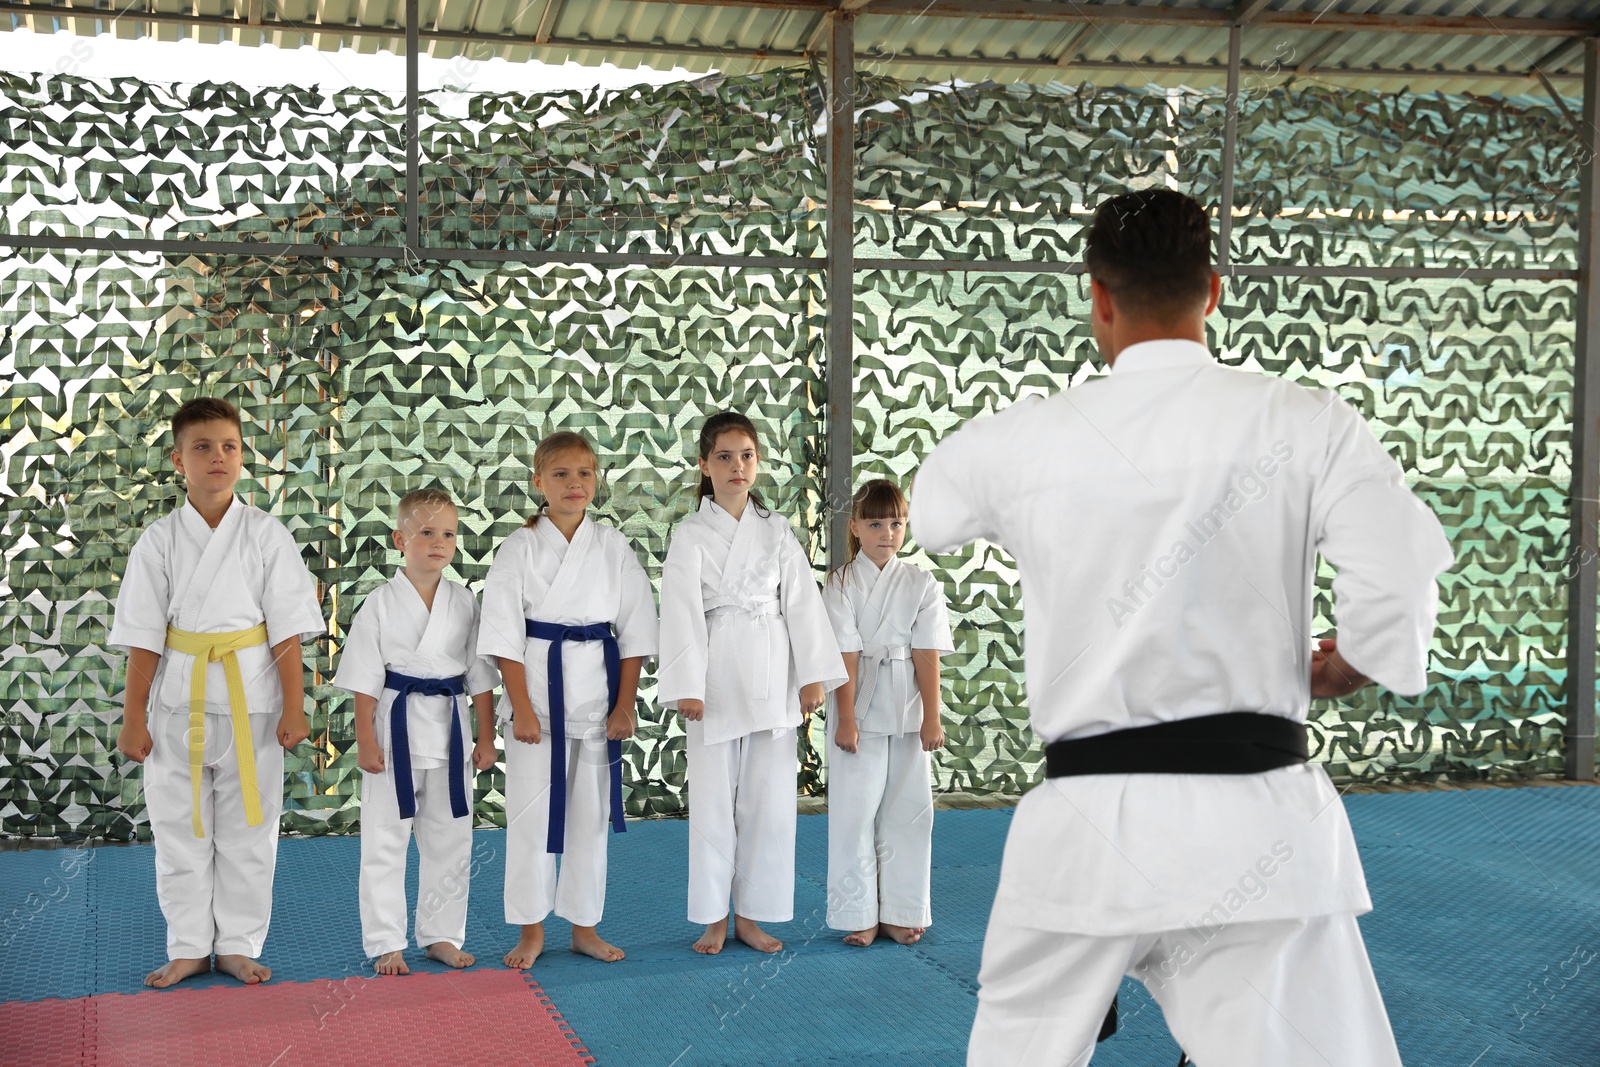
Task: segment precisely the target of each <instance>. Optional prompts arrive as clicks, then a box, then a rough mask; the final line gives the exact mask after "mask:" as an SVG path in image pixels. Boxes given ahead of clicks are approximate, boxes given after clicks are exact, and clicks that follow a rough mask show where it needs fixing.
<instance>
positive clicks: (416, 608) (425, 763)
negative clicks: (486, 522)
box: [333, 489, 496, 974]
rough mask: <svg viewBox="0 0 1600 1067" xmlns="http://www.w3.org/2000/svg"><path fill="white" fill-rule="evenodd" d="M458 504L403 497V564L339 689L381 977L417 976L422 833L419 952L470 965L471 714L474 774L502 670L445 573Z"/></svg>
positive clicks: (349, 653)
mask: <svg viewBox="0 0 1600 1067" xmlns="http://www.w3.org/2000/svg"><path fill="white" fill-rule="evenodd" d="M458 523H459V520H458V516H457V513H456V506H455V503H454V502H453V501H451V499H450V494H449V493H446V492H445V491H444V490H442V489H417V490H414V491H412V492H410V493H407V494H406V495H405V496H403V497H401V498H400V506H399V508H398V509H397V510H396V513H395V531H394V546H395V548H396V549H398V550H399V551H400V554H401V556H402V557H403V558H404V560H405V565H404V566H403V567H402V568H401V569H400V573H399V574H397V575H396V576H395V577H394V579H393V580H392V581H390V582H389V583H388V584H387V585H383V586H379V587H378V588H377V589H374V590H373V591H372V592H371V593H369V594H367V599H366V600H365V601H363V602H362V604H361V610H359V611H357V612H356V616H355V618H354V619H353V620H351V623H350V632H349V633H348V634H347V635H346V636H345V642H344V649H343V651H342V652H341V653H340V656H339V673H338V675H337V677H335V678H334V680H333V684H334V685H336V686H338V687H339V688H340V689H345V690H348V691H350V692H351V693H354V694H355V706H356V707H355V719H356V746H357V756H358V758H357V762H358V763H359V764H360V767H361V770H362V771H363V774H362V776H361V880H360V890H359V891H360V899H361V941H362V947H363V948H364V949H365V951H366V954H367V956H369V957H372V958H375V960H376V962H375V964H374V969H375V970H376V971H377V972H378V973H379V974H409V973H411V969H410V968H409V967H407V966H406V962H405V959H404V957H403V952H404V949H405V947H406V850H407V846H408V845H409V843H410V839H411V836H412V834H415V835H416V838H417V855H418V857H419V869H418V872H417V913H416V923H415V934H416V939H417V944H418V945H419V946H421V947H422V948H423V949H425V950H426V952H427V954H428V956H429V957H430V958H432V959H436V960H438V961H439V962H441V963H443V964H445V965H447V966H450V967H470V966H472V963H473V958H472V956H471V955H469V954H468V953H466V952H463V951H462V945H463V944H464V942H465V941H466V936H467V879H468V873H469V871H470V869H471V865H472V786H473V778H474V775H473V774H472V773H471V772H470V771H469V770H468V769H467V752H466V742H467V741H468V740H469V739H470V732H469V730H468V727H467V723H466V714H465V712H466V708H465V704H466V697H467V696H468V695H470V696H471V697H472V706H473V708H474V710H475V711H476V713H477V731H478V741H477V744H475V745H474V746H473V748H472V760H471V762H472V766H473V767H475V768H476V769H477V770H480V771H487V770H489V769H490V768H492V767H493V766H494V763H495V748H494V703H493V700H492V699H491V693H492V691H493V689H494V685H495V681H496V676H495V670H494V667H493V665H492V664H490V663H489V662H488V661H487V660H485V659H483V658H481V657H480V656H478V655H477V651H476V650H477V647H478V601H477V598H476V597H474V596H473V595H472V594H471V593H470V592H468V591H467V589H466V587H465V586H462V585H458V584H456V583H455V582H452V581H450V580H449V579H448V578H446V577H444V570H445V568H446V567H448V566H449V565H450V561H451V560H452V559H454V558H455V554H456V532H457V527H458Z"/></svg>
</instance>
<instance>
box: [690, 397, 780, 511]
mask: <svg viewBox="0 0 1600 1067" xmlns="http://www.w3.org/2000/svg"><path fill="white" fill-rule="evenodd" d="M729 431H732V432H734V433H742V434H744V435H746V436H747V437H749V438H750V443H751V444H752V445H755V447H756V455H757V456H759V455H761V438H759V437H757V436H756V424H755V423H753V422H751V421H750V420H749V419H747V418H745V417H744V416H743V415H741V414H739V413H738V412H737V411H720V412H718V413H717V414H715V415H713V416H711V417H710V418H709V419H707V420H706V421H705V425H704V426H701V427H700V458H701V459H710V458H711V450H712V449H714V448H716V447H717V438H719V437H721V436H722V435H723V434H725V433H728V432H729ZM713 491H714V490H713V488H712V485H711V478H710V476H709V475H705V474H702V475H700V499H701V500H704V499H705V498H706V497H708V496H710V495H711V494H712V492H713ZM750 502H751V503H753V504H754V505H755V506H756V507H757V508H758V509H763V510H764V509H765V508H766V505H765V504H763V503H762V502H761V498H760V497H759V496H756V493H755V490H754V489H752V490H750Z"/></svg>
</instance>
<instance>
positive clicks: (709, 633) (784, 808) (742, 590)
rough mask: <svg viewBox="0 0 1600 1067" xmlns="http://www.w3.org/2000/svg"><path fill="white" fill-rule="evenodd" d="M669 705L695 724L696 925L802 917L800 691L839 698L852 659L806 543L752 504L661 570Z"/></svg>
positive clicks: (704, 525)
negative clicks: (695, 717)
mask: <svg viewBox="0 0 1600 1067" xmlns="http://www.w3.org/2000/svg"><path fill="white" fill-rule="evenodd" d="M660 661H661V667H660V670H659V671H658V672H657V674H658V680H657V693H658V697H659V699H660V701H661V703H662V705H663V706H665V707H669V708H672V709H674V710H676V709H677V707H678V702H679V701H680V700H703V701H704V702H705V717H704V718H703V719H701V720H700V721H698V722H688V723H686V724H685V727H684V729H685V732H686V733H687V735H688V736H687V749H688V763H689V766H688V771H689V921H690V922H693V923H704V924H710V923H714V922H717V921H719V920H721V919H724V918H726V917H727V914H728V897H729V893H730V892H731V893H732V895H733V909H734V912H735V913H736V914H738V915H743V916H744V917H745V918H747V919H754V920H755V921H757V922H788V921H789V920H790V919H792V918H793V917H794V833H795V811H796V804H795V797H796V792H797V790H796V783H795V769H796V750H795V732H794V731H795V727H797V726H799V725H800V721H801V715H800V688H801V686H805V685H810V684H811V683H813V682H821V683H822V685H823V688H824V690H831V689H836V688H838V687H839V686H840V685H842V684H844V680H845V678H846V675H845V669H844V660H842V659H841V658H840V656H839V648H838V645H837V644H836V642H835V641H834V639H833V630H832V628H831V627H830V626H829V625H828V616H827V610H826V609H825V608H824V607H823V605H822V597H821V595H820V594H819V593H818V591H817V580H816V578H815V577H814V576H813V575H812V572H811V562H810V561H809V560H808V559H806V556H805V552H804V551H803V550H802V549H801V548H800V542H799V541H797V540H795V536H794V533H793V532H792V531H791V530H790V529H789V522H788V520H787V519H785V518H784V517H783V516H781V515H778V514H776V513H774V512H770V511H767V510H766V509H764V508H757V507H756V505H755V503H754V502H753V501H752V502H750V503H748V504H746V505H745V509H744V514H743V515H742V516H741V517H740V518H739V519H735V518H734V517H733V516H731V515H729V514H728V513H727V512H726V511H723V510H722V509H721V508H720V507H718V506H717V505H716V503H715V502H714V501H713V500H712V499H711V498H710V497H704V498H702V499H701V501H700V510H699V511H698V512H696V513H695V514H693V515H690V516H689V517H688V518H686V519H684V520H683V522H682V523H680V524H679V525H678V528H677V529H676V530H675V531H673V535H672V544H671V545H670V546H669V548H668V549H667V562H666V566H665V567H664V568H663V569H662V572H661V656H660Z"/></svg>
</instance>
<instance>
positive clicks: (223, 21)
mask: <svg viewBox="0 0 1600 1067" xmlns="http://www.w3.org/2000/svg"><path fill="white" fill-rule="evenodd" d="M638 2H642V3H671V4H673V5H674V6H679V7H681V6H684V5H686V4H688V5H697V6H708V7H738V8H755V9H761V10H773V11H808V12H812V13H815V14H821V13H824V12H827V11H830V10H833V9H835V7H836V6H837V4H836V3H834V2H829V0H638ZM1252 6H1253V5H1252ZM554 7H555V5H554V4H551V5H550V6H548V7H546V9H545V11H546V13H548V12H549V11H550V10H551V9H552V8H554ZM1242 9H1244V10H1248V8H1247V7H1245V8H1242ZM3 10H5V11H9V12H11V13H13V14H17V13H22V14H28V15H45V16H50V15H57V16H60V14H61V12H63V11H66V12H70V14H69V15H67V16H66V17H70V18H107V17H109V18H111V19H113V20H116V19H118V18H121V19H127V20H129V21H136V22H165V23H171V22H174V21H177V22H182V23H185V24H188V25H220V26H247V25H249V23H248V20H247V19H245V18H228V17H225V16H218V15H178V14H169V13H166V12H151V11H143V10H139V11H122V12H119V11H117V10H116V9H113V8H110V7H106V8H94V9H86V8H77V9H73V8H68V7H66V6H65V5H55V4H18V3H8V4H6V5H4V7H3ZM1237 10H1241V8H1226V9H1215V8H1188V7H1145V6H1141V5H1137V4H1099V3H1054V2H1041V0H874V2H873V4H872V6H871V7H868V8H867V9H866V10H864V11H862V12H861V15H862V17H864V18H870V19H880V18H885V17H893V16H901V17H909V18H958V19H999V20H1008V21H1022V22H1056V23H1065V22H1106V23H1117V24H1121V25H1133V26H1140V25H1142V26H1216V27H1219V28H1220V27H1224V26H1228V25H1231V24H1232V23H1233V22H1234V21H1235V12H1236V11H1237ZM540 21H541V22H543V21H544V20H543V19H541V20H540ZM263 25H266V26H272V27H274V28H277V29H285V30H286V29H290V28H294V29H300V30H308V28H310V27H314V28H315V29H314V31H309V30H308V32H318V33H360V34H361V35H363V36H369V37H382V36H392V35H395V34H397V33H398V34H402V35H403V33H404V31H401V30H392V29H389V30H386V29H384V28H382V27H358V26H350V25H336V24H327V23H294V22H276V23H263ZM1250 25H1251V26H1254V27H1261V28H1270V29H1281V30H1309V31H1319V32H1326V33H1339V32H1343V31H1347V30H1357V31H1363V32H1372V33H1411V34H1428V35H1434V34H1446V35H1469V36H1473V35H1475V36H1484V37H1593V36H1597V35H1600V20H1597V19H1574V18H1526V17H1513V16H1506V17H1489V16H1484V15H1391V14H1382V13H1374V12H1349V11H1323V12H1317V11H1262V12H1260V13H1259V14H1257V15H1256V16H1255V17H1254V18H1253V19H1252V20H1251V22H1250ZM546 29H548V27H546ZM434 32H435V33H438V32H440V31H434ZM473 36H475V37H499V36H501V35H497V34H474V35H473ZM430 37H432V35H430ZM435 39H437V38H435ZM557 40H558V38H554V37H552V38H551V42H552V43H555V42H556V41H557ZM594 44H595V46H596V47H602V48H603V47H608V46H614V45H615V44H616V42H612V41H604V42H601V41H596V42H594ZM658 50H659V51H670V50H671V49H665V48H661V49H658ZM741 51H764V50H763V49H741Z"/></svg>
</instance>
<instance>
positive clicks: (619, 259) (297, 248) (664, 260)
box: [0, 233, 826, 272]
mask: <svg viewBox="0 0 1600 1067" xmlns="http://www.w3.org/2000/svg"><path fill="white" fill-rule="evenodd" d="M0 248H15V249H51V250H57V251H71V252H133V253H138V252H144V253H153V254H158V255H168V256H183V255H192V256H256V257H258V258H261V259H291V258H299V259H303V258H307V257H309V258H313V259H397V260H403V259H408V258H409V259H421V260H428V261H430V262H440V261H448V262H460V263H534V264H542V263H559V264H567V265H571V266H595V267H656V268H661V269H665V268H669V267H756V268H762V267H764V268H768V269H771V270H814V271H818V272H821V271H822V270H823V269H824V268H825V266H826V261H825V260H823V259H822V258H821V257H811V256H738V255H688V254H682V255H680V254H677V253H657V252H555V251H544V250H539V249H517V248H435V247H430V246H423V247H421V248H416V249H413V250H411V251H410V252H407V250H406V249H405V248H404V247H403V246H401V245H340V244H331V245H325V244H311V243H305V244H289V243H287V242H277V241H226V240H219V241H206V240H193V239H189V240H184V239H172V238H160V237H56V236H52V235H46V234H39V235H29V234H14V233H8V234H0Z"/></svg>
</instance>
